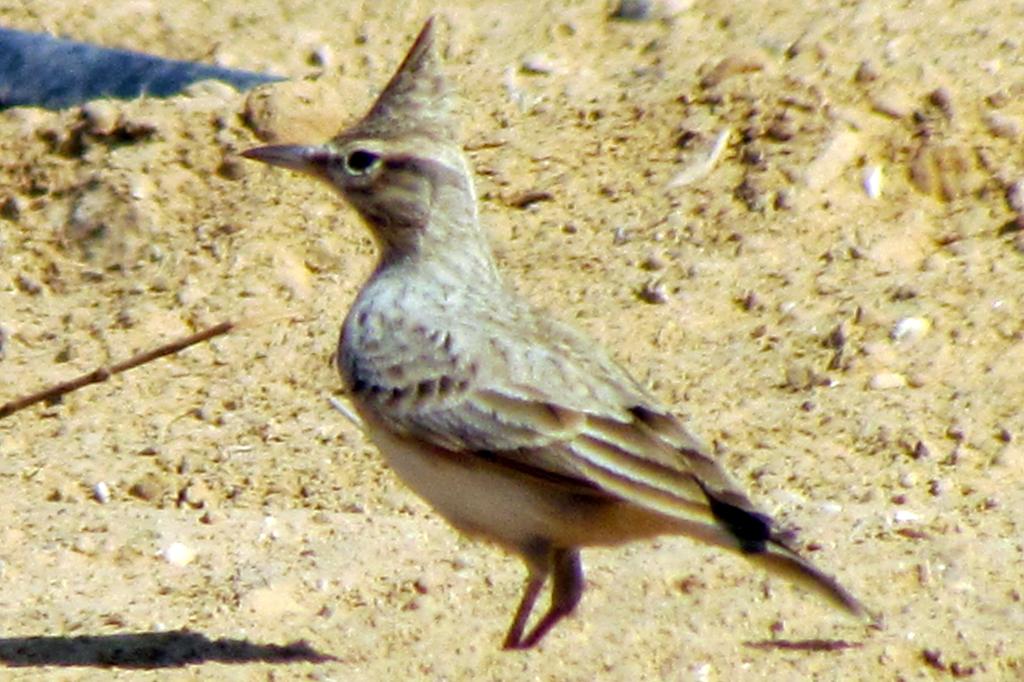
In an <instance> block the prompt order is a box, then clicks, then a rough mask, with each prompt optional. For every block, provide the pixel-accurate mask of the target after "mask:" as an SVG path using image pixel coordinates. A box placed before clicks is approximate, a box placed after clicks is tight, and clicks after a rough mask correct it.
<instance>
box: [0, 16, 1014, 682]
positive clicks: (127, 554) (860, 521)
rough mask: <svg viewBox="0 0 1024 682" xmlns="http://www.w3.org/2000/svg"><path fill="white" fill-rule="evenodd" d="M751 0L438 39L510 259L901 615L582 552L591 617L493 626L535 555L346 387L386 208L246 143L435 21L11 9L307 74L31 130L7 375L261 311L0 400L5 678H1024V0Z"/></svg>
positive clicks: (561, 19) (18, 195)
mask: <svg viewBox="0 0 1024 682" xmlns="http://www.w3.org/2000/svg"><path fill="white" fill-rule="evenodd" d="M724 4H725V3H717V2H713V1H711V0H707V1H701V0H698V1H695V2H687V1H685V0H681V1H676V2H661V3H660V4H659V3H655V4H654V8H653V11H652V16H651V17H650V18H648V19H646V20H643V21H636V22H623V21H612V20H609V19H608V14H609V13H610V10H611V6H609V5H607V4H605V3H602V2H570V3H557V4H554V3H553V4H552V6H550V7H544V6H542V5H541V4H539V3H538V4H536V5H535V6H530V5H525V3H503V2H468V1H463V2H453V3H448V4H447V5H446V6H445V8H444V9H443V10H441V11H440V19H439V20H440V39H441V42H442V44H443V45H445V46H446V53H447V63H448V72H449V74H450V76H451V81H452V82H453V84H454V86H455V87H456V89H457V90H458V92H459V94H460V96H461V100H460V106H459V111H460V116H461V120H462V122H463V131H464V141H465V144H466V147H467V150H468V152H469V155H470V157H471V159H472V162H473V164H474V166H475V168H476V171H477V174H478V183H479V184H478V188H479V190H480V194H481V201H482V212H483V216H484V218H485V220H486V222H487V223H488V226H489V228H490V229H491V231H492V233H493V238H494V242H495V246H496V249H497V251H498V253H499V256H500V260H501V264H502V266H503V267H504V269H505V271H506V272H507V274H508V277H509V279H510V280H512V281H514V282H515V283H516V286H517V287H518V288H519V289H520V290H521V291H522V292H523V294H524V295H526V296H528V297H530V298H532V299H533V300H534V301H536V302H538V303H539V304H541V305H544V306H546V307H548V308H549V309H551V310H552V312H553V313H554V314H557V315H559V316H561V317H562V318H564V319H568V320H571V321H574V322H575V323H577V324H578V325H580V326H581V327H583V328H585V329H587V330H588V331H590V332H591V333H592V334H593V335H594V336H595V337H596V338H597V339H599V340H600V341H601V342H602V343H604V344H607V345H608V346H610V347H612V348H614V349H615V351H616V354H617V356H618V357H619V358H620V359H621V360H622V361H623V362H624V363H626V365H627V366H628V367H630V368H631V369H632V370H633V371H634V373H635V374H636V375H637V376H638V377H639V378H641V379H642V380H643V381H645V382H646V383H647V384H648V385H650V386H651V387H652V389H653V390H654V391H655V392H656V393H657V394H658V395H659V396H661V397H662V398H663V399H664V400H665V401H667V402H668V403H669V404H670V405H672V406H673V407H674V408H675V409H676V410H677V411H678V412H679V413H680V414H682V415H684V416H686V418H687V419H688V420H689V421H690V423H691V424H692V426H693V427H694V429H695V430H697V431H698V432H700V433H701V434H702V435H703V436H704V437H705V438H707V439H708V440H709V441H712V442H713V443H714V444H715V446H716V450H717V451H718V452H719V453H720V455H721V457H722V458H723V460H724V461H725V462H726V463H727V464H728V465H729V466H730V468H731V469H732V470H733V471H735V472H736V474H737V477H738V478H739V479H740V480H742V481H743V482H744V484H745V485H746V486H747V487H748V488H749V489H750V491H751V492H752V494H753V496H754V497H755V498H756V499H758V500H759V501H760V502H761V503H763V504H764V505H765V506H767V507H768V508H769V509H772V510H773V511H774V512H775V513H777V514H778V516H780V517H781V518H782V519H784V520H785V521H787V522H789V523H791V524H794V525H796V526H799V527H800V528H801V533H802V535H801V537H802V539H803V546H804V547H805V548H806V549H807V550H808V552H809V553H810V554H811V555H812V556H813V557H814V559H815V560H816V561H817V562H818V563H819V564H820V565H821V566H822V567H824V568H826V569H827V570H829V571H831V572H834V573H835V574H837V575H838V576H840V577H841V579H842V581H843V582H844V584H846V585H847V586H848V587H849V588H850V589H851V590H852V591H854V592H855V593H856V594H858V595H859V596H860V597H861V598H862V599H863V600H864V601H865V602H866V603H868V604H869V605H870V606H871V607H872V608H875V609H878V610H880V611H881V612H882V613H883V614H884V616H885V618H884V623H883V625H882V627H881V628H877V629H875V628H871V627H866V626H863V625H861V624H858V623H856V622H853V621H851V620H850V619H848V618H846V617H845V616H843V615H842V614H839V613H835V612H833V611H832V610H830V609H829V608H828V607H827V606H825V605H822V604H820V603H819V602H818V601H817V600H815V599H814V598H813V597H811V596H809V595H807V594H803V593H800V592H799V591H797V590H794V589H792V588H790V587H789V586H788V585H786V584H784V583H783V582H780V581H778V580H771V579H768V578H766V577H765V576H764V575H762V574H760V573H758V572H756V571H753V570H752V569H751V568H750V567H749V566H748V565H747V564H746V563H745V562H744V561H743V560H742V559H741V558H736V557H733V556H729V555H725V554H723V553H721V552H717V551H711V550H707V549H704V548H700V547H696V546H694V545H693V544H692V543H691V542H688V541H687V540H685V539H664V540H660V541H657V542H647V543H638V544H635V545H631V546H629V547H625V548H619V549H615V550H599V551H589V552H586V553H585V555H584V557H585V561H586V563H587V569H588V591H587V594H586V596H585V598H584V601H583V603H582V606H581V608H580V610H579V612H578V614H577V616H576V617H574V618H572V619H570V620H568V621H566V622H565V623H564V624H562V625H561V626H560V627H559V628H557V629H556V630H555V631H554V632H553V633H552V634H551V635H550V636H549V638H548V639H547V640H546V641H545V642H544V645H543V646H542V647H540V648H539V649H538V650H535V651H532V652H528V653H514V654H509V653H503V652H501V651H499V649H498V645H499V642H500V639H501V636H502V634H503V633H504V630H505V628H506V626H507V624H508V620H509V618H510V617H511V611H512V608H513V606H514V604H515V602H516V600H517V599H518V595H519V590H520V588H521V580H522V577H523V574H522V568H521V566H520V565H519V563H518V562H517V561H516V560H515V559H512V558H510V557H506V556H504V555H503V554H501V553H500V552H498V551H497V550H494V549H492V548H490V547H487V546H484V545H480V544H475V543H471V542H468V541H466V540H463V539H461V538H459V537H458V536H457V535H456V534H455V533H454V532H452V531H451V530H449V529H448V528H447V526H445V525H444V523H443V522H442V521H441V520H440V519H439V518H437V517H436V516H435V515H434V514H433V513H432V512H431V511H430V510H429V509H428V508H427V507H425V506H424V505H423V504H422V503H421V502H419V501H418V500H417V499H416V498H415V497H413V496H412V495H411V494H410V493H408V492H407V491H406V490H405V489H404V488H403V487H402V485H401V484H400V483H399V482H398V481H396V480H395V478H394V477H393V476H392V474H391V473H390V472H389V471H388V470H387V469H386V467H385V466H384V465H383V464H382V462H381V460H380V458H379V457H378V455H377V453H376V452H375V451H374V449H373V447H372V446H371V445H369V444H368V443H367V442H366V441H365V440H364V439H363V438H362V436H361V434H360V433H359V432H358V431H357V430H356V429H355V428H354V427H353V426H352V425H350V424H349V423H348V422H347V421H346V420H345V418H344V417H343V416H342V415H341V414H339V413H338V412H336V411H335V410H333V409H332V408H331V407H330V405H329V402H328V399H329V398H330V397H332V396H335V397H339V398H343V396H341V394H340V382H339V380H338V378H337V377H336V376H335V374H334V373H333V372H332V370H331V368H330V366H329V357H330V355H331V352H332V350H333V346H334V343H335V339H336V334H337V330H338V327H339V325H340V324H341V321H342V319H343V317H344V314H345V311H346V309H347V307H348V305H349V302H350V301H351V299H352V297H353V296H354V294H355V292H356V290H357V288H358V286H359V284H360V282H361V281H362V280H363V278H364V277H365V276H366V274H367V272H368V269H369V268H370V267H371V266H372V263H373V258H374V251H373V245H372V243H371V242H370V239H369V236H368V234H367V233H366V231H365V230H364V229H363V227H362V226H361V225H360V224H359V221H358V220H357V218H356V217H355V215H354V214H353V213H352V212H350V211H349V210H348V209H346V208H344V207H342V206H341V205H340V203H339V201H337V200H336V199H335V198H334V197H333V196H332V195H331V194H329V193H328V191H327V190H326V189H324V188H321V187H319V186H317V185H315V184H313V183H312V182H309V181H306V180H303V179H300V178H297V177H294V176H292V175H290V174H288V173H284V172H275V171H273V170H271V169H266V168H263V167H259V166H258V165H256V164H252V163H250V162H246V161H243V160H241V159H239V157H238V156H237V153H238V152H239V151H240V150H243V149H245V148H247V147H249V146H252V145H254V144H257V143H259V142H260V140H261V139H263V140H273V139H276V140H280V141H317V140H320V139H322V138H324V137H326V136H327V135H329V134H331V133H332V132H334V131H335V130H336V129H337V128H338V126H340V125H341V124H343V123H344V122H346V121H352V120H354V119H355V118H357V117H358V116H360V115H361V114H362V113H363V111H364V110H365V108H366V107H367V106H368V105H369V104H370V102H371V101H372V97H373V96H374V94H375V93H376V92H377V91H378V90H379V88H380V87H381V86H382V85H383V84H384V82H385V81H386V80H387V78H388V77H389V75H390V74H391V72H392V70H393V69H394V67H395V66H396V64H397V63H398V61H399V59H400V58H401V56H402V54H403V53H404V51H405V49H406V48H407V46H408V44H409V41H410V40H411V38H412V36H413V35H414V34H415V33H416V31H417V30H418V28H419V26H420V24H421V22H422V20H423V18H424V17H425V16H426V15H427V14H429V13H430V12H431V11H434V9H435V8H433V7H432V6H431V3H427V2H413V3H398V2H394V3H392V2H381V3H367V5H368V6H367V7H365V8H363V7H360V6H357V5H356V4H355V3H352V4H351V5H349V4H347V3H323V2H304V1H303V0H288V1H287V2H269V1H268V0H253V1H252V2H247V3H244V4H243V3H205V2H200V1H199V0H179V1H178V2H174V3H171V2H160V1H156V2H133V3H106V2H99V1H93V2H83V3H79V4H78V6H77V8H76V9H74V10H69V6H68V5H67V3H64V2H59V1H57V0H37V1H35V2H32V3H8V4H7V5H5V6H3V7H0V21H2V22H3V23H4V24H6V25H9V26H13V27H17V28H23V29H32V30H46V31H51V32H54V33H57V34H63V35H68V36H71V37H75V38H79V39H84V40H91V41H95V42H99V43H103V44H107V45H116V46H123V47H132V48H140V49H146V50H149V51H152V52H155V53H159V54H163V55H166V56H171V57H176V58H187V59H197V60H209V61H215V62H217V63H221V64H225V65H229V66H234V67H239V68H247V69H254V70H268V71H271V72H274V73H277V74H280V75H284V76H288V77H289V78H291V79H293V80H292V82H290V83H286V84H282V85H278V86H273V87H269V88H265V89H262V90H260V91H257V92H255V93H252V94H238V93H235V92H233V91H230V90H229V89H226V88H224V87H222V86H216V85H212V86H206V85H203V86H197V87H195V88H193V89H192V91H191V92H190V93H189V94H188V95H186V96H181V97H177V98H173V99H169V100H166V101H137V102H129V103H123V102H110V103H100V104H94V105H91V106H90V107H88V108H87V110H85V111H83V110H81V109H74V110H68V111H63V112H52V113H51V112H43V111H35V110H27V109H23V110H13V111H9V112H6V113H3V114H0V216H2V217H0V330H2V335H0V339H2V343H3V345H2V354H0V372H2V376H3V383H2V385H0V390H2V395H0V400H7V399H10V398H12V397H14V396H16V395H19V394H22V393H26V392H28V391H30V390H32V389H35V388H36V387H38V386H40V385H43V384H45V383H48V382H53V381H57V380H61V379H66V378H69V377H71V376H73V375H75V374H78V373H80V372H84V371H87V370H90V369H92V368H94V367H96V366H97V365H100V364H105V363H109V362H114V361H117V360H120V359H123V358H126V357H128V356H130V355H131V354H132V353H134V352H137V351H139V350H142V349H145V348H149V347H151V346H154V345H156V344H158V343H162V342H164V341H167V340H169V339H171V338H174V337H176V336H180V335H183V334H187V333H190V332H191V331H194V330H196V329H199V328H201V327H203V326H206V325H209V324H214V323H216V322H219V321H221V320H225V319H232V320H245V321H246V323H245V325H244V326H243V327H242V328H241V329H239V330H237V331H235V332H233V333H231V334H229V335H227V336H225V337H221V338H219V339H217V340H214V341H212V342H211V343H209V344H206V345H204V346H200V347H196V348H193V349H191V350H188V351H186V352H184V353H182V354H180V355H178V356H175V357H173V358H170V359H165V360H161V361H158V362H155V363H153V364H150V365H147V366H146V367H144V368H142V369H139V370H135V371H133V372H131V373H129V374H125V375H121V376H119V377H116V378H115V379H114V380H112V381H110V382H108V383H105V384H102V385H98V386H94V387H90V388H87V389H84V390H81V391H79V392H76V393H74V394H73V395H71V396H69V397H68V398H67V399H66V400H64V402H63V403H61V404H58V405H52V406H42V407H35V408H32V409H29V410H26V411H24V412H21V413H18V414H17V415H15V416H13V417H10V418H8V419H5V420H3V421H2V422H0V480H2V482H3V487H4V493H3V495H2V496H0V516H2V517H3V518H5V519H7V520H6V521H5V523H4V524H3V526H2V529H0V577H2V583H3V589H2V591H0V633H2V639H0V661H3V662H4V663H5V664H6V665H7V666H9V667H8V668H6V669H5V670H3V671H2V672H0V677H2V678H3V679H54V680H65V679H69V680H70V679H75V680H77V679H87V680H93V679H95V680H101V679H102V680H106V679H112V678H115V679H135V678H139V679H169V680H184V679H224V680H250V679H255V680H291V679H312V680H364V679H365V680H383V679H417V678H423V679H452V680H454V679H475V680H482V679H496V680H508V679H538V680H539V679H545V680H547V679H552V680H586V679H613V680H640V679H651V680H657V679H672V680H701V681H703V680H738V679H744V680H755V679H771V680H799V679H821V680H852V679H883V680H921V679H924V680H929V679H946V678H958V677H965V678H970V679H979V680H1010V679H1020V678H1021V677H1022V676H1024V635H1021V632H1022V631H1024V601H1022V591H1024V561H1022V559H1024V556H1022V555H1024V546H1022V543H1024V539H1022V532H1024V523H1022V513H1024V512H1022V511H1021V510H1022V509H1024V449H1022V445H1021V439H1022V437H1024V418H1022V416H1021V405H1022V404H1024V322H1022V312H1024V303H1022V294H1021V292H1022V291H1024V231H1022V230H1021V226H1022V225H1024V219H1022V220H1021V221H1017V220H1016V218H1015V216H1016V215H1017V214H1018V213H1020V212H1022V211H1024V147H1022V145H1021V139H1022V136H1024V98H1022V95H1024V61H1022V54H1024V45H1022V41H1021V37H1020V31H1019V26H1020V25H1021V21H1024V15H1022V14H1021V9H1020V4H1019V3H1005V2H994V1H993V2H989V1H981V0H975V1H970V0H969V1H966V2H952V1H949V0H947V1H943V2H931V1H921V2H913V3H899V7H894V5H895V3H885V2H869V1H864V2H838V1H834V0H833V1H830V2H822V3H817V4H816V9H814V10H812V11H808V10H806V9H803V8H801V7H800V5H801V4H802V3H790V2H781V1H779V0H770V1H764V2H747V3H728V4H729V5H735V6H734V7H723V6H722V5H724ZM524 5H525V6H524ZM722 135H727V137H720V136H722ZM719 139H722V140H723V141H724V145H725V146H724V147H722V148H721V151H722V154H721V156H720V157H719V158H718V159H717V162H716V163H713V164H712V163H709V162H708V160H709V159H710V158H711V155H712V151H713V149H714V147H715V143H716V141H717V140H719ZM538 193H543V194H538ZM538 198H539V199H540V200H536V199H538ZM531 199H534V200H536V201H532V202H531ZM99 483H103V484H105V485H106V487H107V489H108V490H109V500H108V501H106V502H105V503H101V502H100V501H98V500H97V499H96V497H95V495H94V489H95V486H96V485H97V484H99Z"/></svg>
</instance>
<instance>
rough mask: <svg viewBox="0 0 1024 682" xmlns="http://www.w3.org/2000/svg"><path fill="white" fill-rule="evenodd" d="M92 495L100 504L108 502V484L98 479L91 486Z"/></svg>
mask: <svg viewBox="0 0 1024 682" xmlns="http://www.w3.org/2000/svg"><path fill="white" fill-rule="evenodd" d="M92 496H93V498H94V499H95V500H96V501H97V502H99V503H100V504H106V503H107V502H110V486H108V485H107V484H106V483H105V482H104V481H100V482H99V483H97V484H96V485H94V486H93V487H92Z"/></svg>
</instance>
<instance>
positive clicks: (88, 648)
mask: <svg viewBox="0 0 1024 682" xmlns="http://www.w3.org/2000/svg"><path fill="white" fill-rule="evenodd" d="M333 660H336V659H335V658H333V657H332V656H327V655H325V654H321V653H318V652H317V651H315V650H314V649H313V648H312V647H310V646H309V644H307V643H306V642H302V641H299V642H292V643H291V644H285V645H277V644H254V643H252V642H248V641H245V640H239V639H217V640H211V639H209V638H208V637H206V636H205V635H201V634H199V633H196V632H190V631H188V630H177V631H174V632H140V633H130V634H118V635H84V636H81V637H9V638H0V666H8V667H25V666H95V667H102V668H140V669H144V668H179V667H183V666H186V665H195V664H199V663H210V662H215V663H300V662H312V663H320V662H325V661H333Z"/></svg>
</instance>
